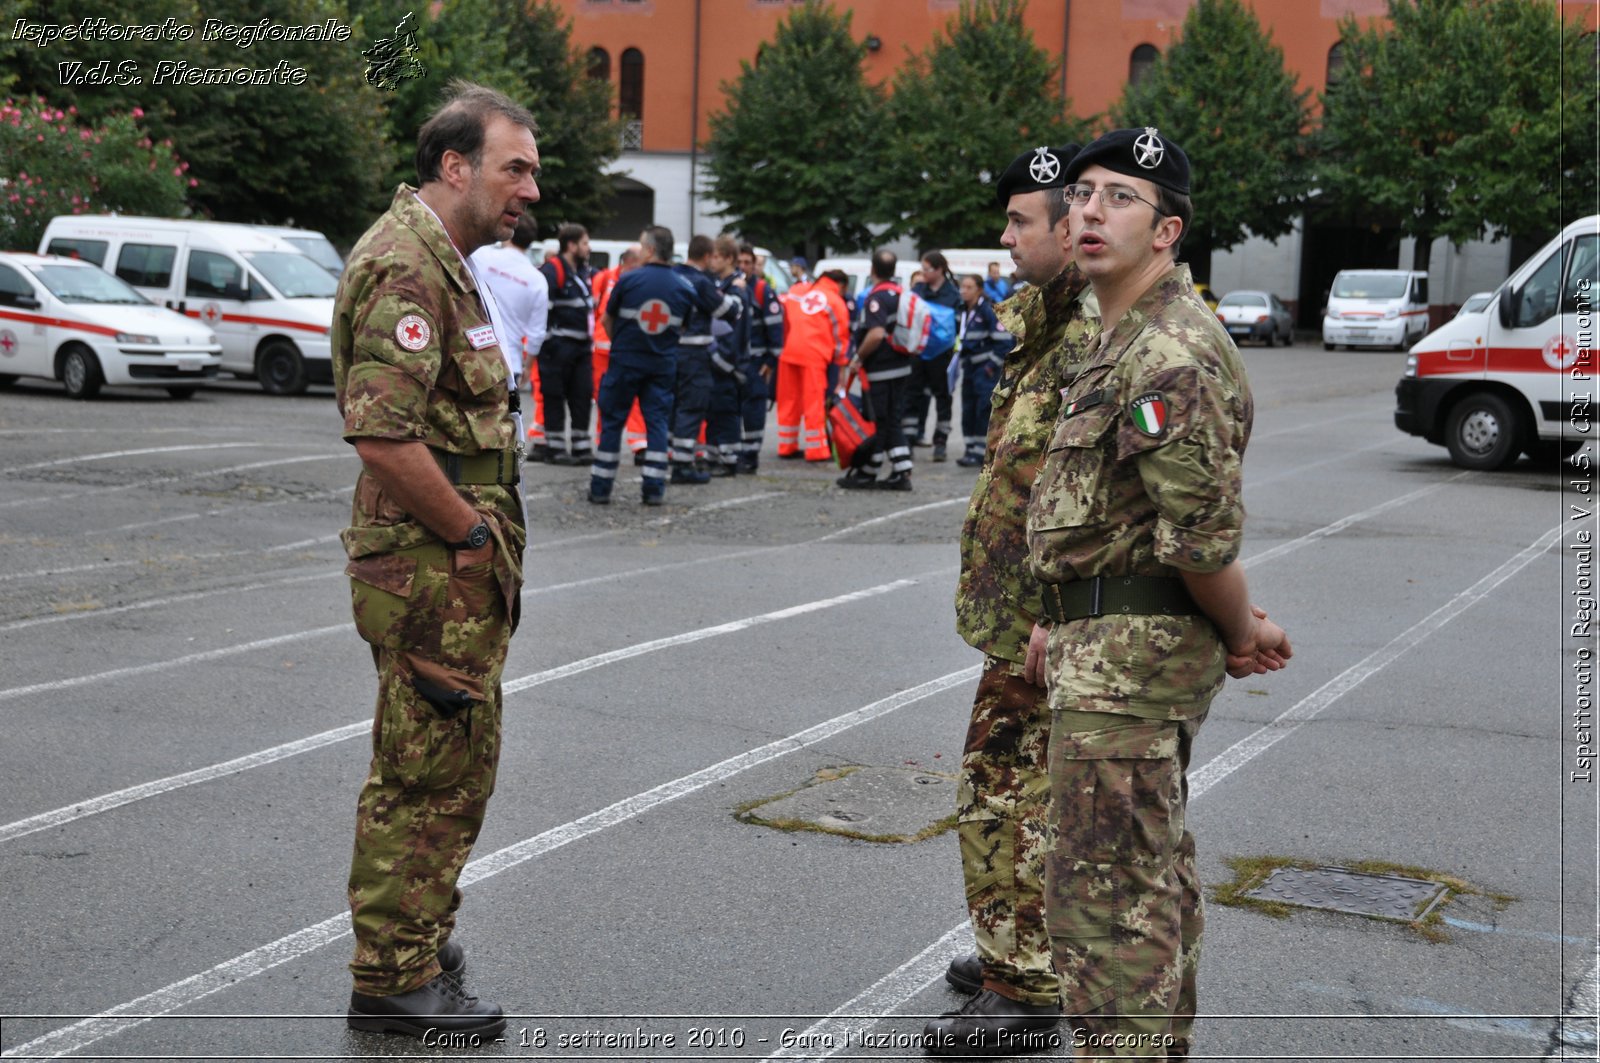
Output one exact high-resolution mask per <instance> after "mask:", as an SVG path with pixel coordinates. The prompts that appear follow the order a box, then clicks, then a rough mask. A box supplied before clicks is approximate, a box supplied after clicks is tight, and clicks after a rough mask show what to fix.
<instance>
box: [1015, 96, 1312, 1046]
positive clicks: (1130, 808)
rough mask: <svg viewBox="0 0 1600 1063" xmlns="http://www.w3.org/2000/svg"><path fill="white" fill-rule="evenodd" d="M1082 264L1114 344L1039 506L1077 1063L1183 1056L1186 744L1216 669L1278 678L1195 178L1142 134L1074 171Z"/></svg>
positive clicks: (1247, 407) (1050, 887) (1052, 901)
mask: <svg viewBox="0 0 1600 1063" xmlns="http://www.w3.org/2000/svg"><path fill="white" fill-rule="evenodd" d="M1067 179H1068V187H1067V199H1068V202H1069V203H1070V204H1071V216H1070V217H1071V225H1072V240H1073V255H1074V258H1075V260H1076V261H1077V263H1078V266H1079V268H1080V269H1082V270H1083V272H1084V273H1085V274H1086V275H1087V276H1088V277H1089V281H1090V283H1091V284H1092V285H1093V287H1094V291H1095V296H1096V298H1097V299H1098V300H1099V304H1100V314H1101V321H1102V336H1101V341H1100V343H1099V345H1098V347H1097V348H1096V349H1095V350H1094V351H1093V352H1091V355H1090V357H1089V359H1088V361H1087V363H1086V364H1085V365H1083V366H1081V367H1079V368H1078V370H1077V371H1076V372H1075V373H1074V374H1073V375H1072V376H1071V377H1070V378H1069V379H1067V380H1065V381H1063V382H1062V383H1063V384H1064V385H1065V386H1064V388H1063V397H1062V406H1061V413H1060V417H1059V420H1058V421H1057V423H1056V426H1055V430H1054V434H1053V436H1052V438H1051V441H1050V446H1049V449H1048V451H1047V453H1046V458H1045V462H1044V467H1043V469H1042V470H1041V471H1040V473H1039V478H1038V480H1037V481H1035V484H1034V490H1033V496H1032V501H1031V503H1030V505H1029V508H1028V518H1027V528H1028V548H1029V561H1030V563H1031V567H1032V571H1033V573H1034V575H1035V576H1036V577H1037V578H1038V579H1039V580H1041V581H1042V582H1043V583H1044V612H1045V614H1046V616H1048V617H1049V618H1050V620H1051V621H1053V625H1052V626H1049V627H1046V626H1044V625H1041V626H1040V627H1039V628H1037V629H1036V633H1035V634H1036V639H1047V641H1048V645H1047V649H1046V668H1047V670H1048V673H1049V702H1050V709H1051V713H1052V726H1051V732H1050V754H1049V761H1050V782H1051V802H1052V809H1053V813H1054V816H1055V820H1056V830H1057V835H1056V838H1055V842H1054V846H1053V848H1052V850H1051V852H1050V855H1049V858H1048V860H1047V866H1046V883H1045V890H1046V893H1045V896H1046V923H1047V925H1048V927H1049V932H1050V940H1051V945H1052V947H1053V950H1054V954H1055V963H1056V970H1057V971H1058V972H1059V973H1060V975H1061V982H1062V995H1063V999H1064V1003H1065V1006H1066V1011H1067V1013H1068V1014H1070V1015H1073V1016H1075V1020H1074V1021H1075V1022H1076V1023H1077V1025H1078V1027H1079V1028H1078V1029H1077V1030H1076V1031H1075V1032H1074V1037H1073V1044H1074V1046H1075V1047H1076V1048H1077V1050H1078V1052H1079V1055H1080V1057H1081V1058H1091V1059H1100V1058H1123V1057H1136V1058H1151V1057H1154V1058H1158V1059H1160V1058H1180V1059H1181V1058H1185V1057H1187V1055H1188V1051H1189V1037H1190V1030H1191V1027H1192V1025H1193V1016H1194V1010H1195V1001H1196V998H1195V971H1196V968H1197V965H1198V963H1199V956H1200V931H1201V926H1202V913H1201V901H1200V889H1199V880H1198V879H1197V877H1196V874H1195V857H1194V838H1193V836H1192V835H1190V834H1189V832H1188V831H1187V830H1186V829H1185V825H1184V810H1185V805H1186V800H1187V792H1188V783H1187V778H1186V772H1187V769H1188V764H1189V754H1190V750H1191V748H1192V745H1193V742H1194V737H1195V734H1196V733H1197V732H1198V731H1199V729H1200V725H1201V723H1202V721H1204V719H1205V716H1206V712H1207V710H1208V709H1209V708H1210V705H1211V699H1212V697H1214V696H1215V695H1216V693H1217V691H1218V690H1219V689H1221V687H1222V682H1223V673H1224V671H1226V672H1228V673H1229V674H1232V675H1235V676H1244V675H1249V674H1252V673H1255V672H1265V671H1268V670H1271V669H1276V668H1279V667H1282V666H1283V664H1284V662H1285V660H1286V659H1287V658H1288V657H1289V655H1290V646H1289V641H1288V639H1287V637H1286V636H1285V635H1284V632H1283V629H1282V628H1280V627H1278V626H1277V625H1276V624H1273V623H1272V622H1270V621H1268V620H1267V619H1266V614H1265V613H1264V612H1261V611H1260V610H1257V609H1254V608H1253V607H1252V606H1251V605H1250V599H1249V591H1248V588H1247V586H1246V582H1245V577H1244V570H1243V567H1242V566H1241V565H1240V564H1239V560H1238V557H1239V545H1240V541H1241V538H1242V531H1243V524H1244V509H1243V506H1242V504H1241V501H1240V468H1241V461H1242V459H1243V456H1244V448H1245V442H1246V440H1247V439H1248V437H1249V434H1250V422H1251V415H1252V405H1251V398H1250V388H1249V385H1248V383H1247V382H1246V380H1245V375H1244V366H1243V364H1242V363H1241V361H1240V359H1239V354H1238V351H1237V350H1235V349H1234V346H1233V343H1232V341H1230V340H1229V339H1228V336H1227V333H1226V332H1224V331H1223V330H1222V327H1221V326H1220V325H1219V324H1218V323H1217V319H1216V316H1215V315H1214V314H1212V313H1211V312H1210V311H1209V310H1207V309H1206V307H1205V304H1204V303H1202V302H1201V301H1200V299H1199V297H1198V296H1197V295H1195V293H1194V285H1193V283H1192V281H1191V279H1190V276H1189V269H1188V267H1187V266H1184V265H1180V264H1178V262H1177V250H1178V245H1179V243H1180V242H1181V240H1182V237H1183V234H1184V231H1185V230H1186V229H1187V227H1188V223H1189V218H1190V211H1191V207H1190V202H1189V196H1188V193H1189V162H1188V159H1187V158H1186V157H1185V156H1184V154H1183V152H1182V150H1181V149H1179V148H1178V146H1177V145H1176V144H1174V143H1172V142H1171V141H1169V140H1164V139H1163V138H1162V137H1161V136H1160V134H1159V133H1158V132H1157V131H1156V130H1154V129H1150V128H1146V129H1122V130H1116V131H1114V132H1111V133H1107V134H1106V135H1105V136H1103V137H1101V138H1100V139H1099V140H1096V141H1095V142H1094V143H1092V144H1090V145H1089V146H1088V147H1086V148H1084V149H1083V151H1082V152H1080V153H1079V154H1078V156H1077V157H1076V158H1075V159H1074V160H1073V161H1072V163H1071V165H1070V166H1068V168H1067Z"/></svg>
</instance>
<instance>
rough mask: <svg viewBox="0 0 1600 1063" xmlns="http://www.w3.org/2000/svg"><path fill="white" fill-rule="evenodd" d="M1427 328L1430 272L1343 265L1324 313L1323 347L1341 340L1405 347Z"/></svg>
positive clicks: (1348, 344) (1348, 343)
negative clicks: (1428, 273)
mask: <svg viewBox="0 0 1600 1063" xmlns="http://www.w3.org/2000/svg"><path fill="white" fill-rule="evenodd" d="M1427 331H1428V275H1427V274H1426V273H1419V272H1417V271H1416V270H1407V269H1342V270H1340V271H1339V272H1338V274H1336V275H1335V276H1334V278H1333V287H1332V288H1331V289H1330V290H1329V292H1328V306H1327V309H1326V310H1324V311H1323V314H1322V349H1323V350H1325V351H1331V350H1333V349H1334V348H1335V347H1338V346H1339V345H1340V344H1341V343H1342V344H1344V345H1345V346H1346V347H1350V348H1352V349H1354V348H1356V347H1392V348H1393V349H1395V350H1397V351H1403V350H1405V349H1406V348H1407V347H1409V346H1411V344H1412V342H1413V341H1415V340H1419V339H1421V338H1422V336H1423V334H1424V333H1426V332H1427Z"/></svg>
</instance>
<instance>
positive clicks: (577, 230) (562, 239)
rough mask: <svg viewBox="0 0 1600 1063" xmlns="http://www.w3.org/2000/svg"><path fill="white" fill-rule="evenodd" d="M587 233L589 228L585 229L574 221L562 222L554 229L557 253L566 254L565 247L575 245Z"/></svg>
mask: <svg viewBox="0 0 1600 1063" xmlns="http://www.w3.org/2000/svg"><path fill="white" fill-rule="evenodd" d="M588 235H589V230H588V229H585V228H584V227H583V226H581V225H579V224H578V223H577V222H575V221H569V222H565V223H563V224H562V226H561V228H559V229H557V230H556V250H557V253H559V254H563V255H564V254H566V253H567V248H569V247H572V246H574V245H576V244H577V242H578V241H579V240H582V239H583V238H584V237H585V236H588Z"/></svg>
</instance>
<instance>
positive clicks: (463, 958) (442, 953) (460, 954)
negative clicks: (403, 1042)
mask: <svg viewBox="0 0 1600 1063" xmlns="http://www.w3.org/2000/svg"><path fill="white" fill-rule="evenodd" d="M434 958H435V959H437V960H438V961H439V970H440V971H441V972H443V974H444V976H445V977H446V978H448V979H450V980H451V981H452V982H454V983H455V984H456V985H458V986H459V985H460V984H461V982H462V979H464V978H465V977H466V976H467V950H466V949H464V948H462V947H461V946H460V945H458V944H456V943H455V941H454V940H453V939H452V940H450V941H446V942H445V943H444V944H443V945H440V946H439V955H438V956H436V957H434ZM973 959H977V957H976V956H974V957H973Z"/></svg>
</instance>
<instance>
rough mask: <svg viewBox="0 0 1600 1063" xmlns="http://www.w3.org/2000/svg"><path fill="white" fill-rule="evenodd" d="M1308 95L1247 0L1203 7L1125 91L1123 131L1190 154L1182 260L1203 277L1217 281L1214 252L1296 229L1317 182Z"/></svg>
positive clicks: (1118, 109) (1205, 2)
mask: <svg viewBox="0 0 1600 1063" xmlns="http://www.w3.org/2000/svg"><path fill="white" fill-rule="evenodd" d="M1309 96H1310V91H1309V90H1302V89H1298V88H1296V85H1295V78H1294V75H1293V74H1291V73H1290V72H1289V71H1288V70H1287V69H1285V67H1284V64H1283V49H1282V48H1280V47H1278V45H1276V44H1275V43H1273V41H1272V37H1271V34H1269V33H1268V32H1266V31H1265V30H1263V29H1262V27H1261V23H1260V22H1259V21H1258V20H1257V19H1256V16H1255V13H1254V12H1252V11H1251V10H1250V9H1249V8H1247V7H1245V6H1244V4H1243V3H1241V0H1198V3H1196V4H1195V6H1194V7H1192V8H1190V9H1189V14H1188V16H1187V17H1186V18H1185V19H1184V22H1183V31H1182V34H1181V36H1180V37H1179V39H1178V41H1177V42H1176V43H1175V44H1173V45H1172V47H1171V48H1169V49H1168V50H1167V53H1166V54H1165V55H1163V56H1162V57H1161V58H1160V59H1159V60H1158V61H1157V62H1156V63H1155V64H1154V65H1153V66H1152V67H1151V68H1150V70H1149V71H1148V73H1147V74H1146V75H1145V76H1144V77H1143V78H1141V79H1140V80H1139V82H1138V83H1137V84H1133V83H1131V82H1130V83H1129V84H1128V85H1127V86H1126V87H1125V88H1124V89H1123V92H1122V98H1121V99H1120V100H1118V101H1117V104H1116V106H1115V107H1114V108H1113V109H1112V113H1113V116H1114V118H1115V120H1116V122H1117V124H1118V126H1119V127H1121V128H1137V127H1140V126H1153V127H1155V128H1157V129H1159V130H1160V131H1161V132H1162V134H1163V135H1165V136H1168V137H1171V138H1172V139H1173V140H1174V141H1176V142H1177V143H1178V145H1179V146H1181V147H1182V148H1183V150H1184V153H1185V154H1187V155H1188V156H1189V166H1190V170H1191V173H1192V175H1193V187H1194V190H1195V197H1194V220H1193V222H1192V223H1191V224H1190V226H1189V233H1188V235H1187V236H1186V237H1185V238H1184V242H1183V255H1184V258H1185V259H1186V260H1188V261H1189V262H1190V263H1192V264H1193V266H1194V270H1195V273H1196V276H1197V277H1200V278H1208V277H1210V275H1211V274H1210V256H1211V252H1212V251H1222V250H1226V249H1227V248H1230V247H1233V246H1235V245H1237V244H1240V243H1242V242H1244V240H1245V239H1246V238H1247V237H1248V236H1249V235H1250V234H1252V233H1254V234H1255V235H1257V236H1261V237H1265V238H1267V239H1269V240H1270V239H1276V238H1277V237H1279V236H1282V235H1284V234H1285V233H1287V232H1289V231H1290V230H1291V229H1292V228H1293V227H1294V223H1295V220H1296V218H1298V217H1299V215H1300V213H1301V211H1302V209H1303V206H1304V201H1305V197H1306V195H1307V193H1308V191H1309V189H1310V184H1311V182H1310V174H1309V164H1308V160H1307V136H1306V130H1307V127H1308V125H1309V122H1310V112H1309V110H1308V108H1307V104H1306V101H1307V98H1308V97H1309Z"/></svg>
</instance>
